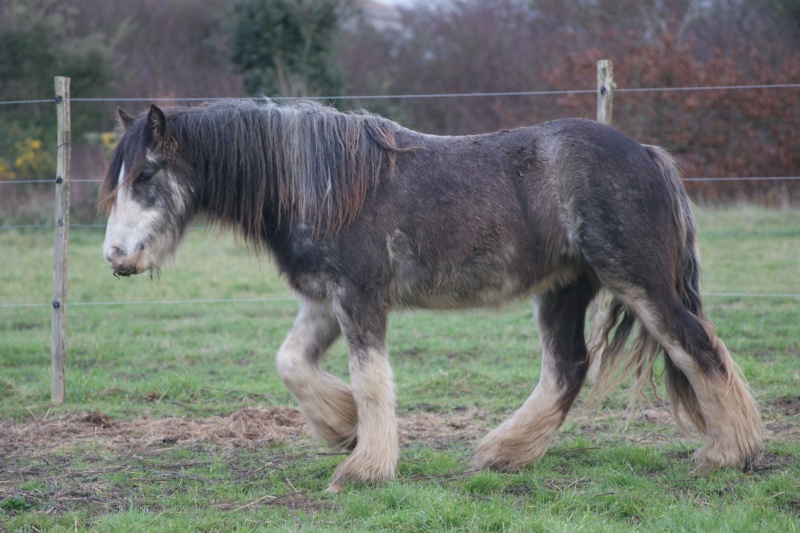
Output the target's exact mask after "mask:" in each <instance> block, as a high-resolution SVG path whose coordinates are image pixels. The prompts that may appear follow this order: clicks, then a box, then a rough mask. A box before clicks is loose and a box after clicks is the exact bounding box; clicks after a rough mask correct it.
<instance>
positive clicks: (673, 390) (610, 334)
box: [589, 145, 715, 433]
mask: <svg viewBox="0 0 800 533" xmlns="http://www.w3.org/2000/svg"><path fill="white" fill-rule="evenodd" d="M643 146H644V148H645V150H646V151H647V153H648V154H649V155H650V157H651V158H652V160H653V162H654V163H655V164H656V166H657V167H658V169H659V173H660V174H661V176H662V177H663V178H664V181H665V184H666V186H667V190H668V191H669V196H670V202H671V205H672V231H674V232H675V242H676V244H677V250H676V252H677V261H676V272H675V285H676V286H675V290H676V292H677V293H678V295H679V297H680V299H681V302H682V304H683V306H684V307H685V308H686V309H687V310H688V311H690V312H691V313H692V314H694V315H696V316H697V317H698V318H699V319H700V320H701V322H702V324H703V325H704V327H705V328H706V330H707V331H708V332H709V334H710V337H711V338H712V339H713V338H714V337H715V332H714V326H713V324H712V323H711V322H710V321H709V320H707V319H706V318H705V317H704V316H703V313H702V302H701V300H700V288H699V284H700V259H699V254H698V251H697V226H696V223H695V219H694V213H693V211H692V206H691V203H690V201H689V197H688V196H687V194H686V191H685V189H684V188H683V185H682V183H681V173H680V170H679V168H678V166H677V164H676V163H675V160H674V159H673V158H672V156H671V155H669V154H668V153H667V152H666V151H664V150H663V149H661V148H658V147H656V146H649V145H643ZM637 323H638V320H637V318H636V316H635V315H634V313H633V312H632V310H630V309H628V308H627V307H626V306H625V304H624V303H623V302H622V300H620V299H619V298H617V297H613V298H612V299H611V303H610V305H609V308H608V311H607V313H606V315H605V317H604V320H603V321H602V325H601V326H600V327H601V330H600V331H599V332H598V333H599V335H595V339H596V342H595V345H594V346H590V347H589V349H590V351H591V353H592V354H593V355H590V358H593V356H595V357H600V355H599V354H602V359H601V361H600V365H599V373H598V376H597V377H596V378H595V381H594V385H593V388H592V391H591V393H590V396H589V397H590V401H593V402H597V401H599V400H600V399H602V397H603V396H605V394H606V393H607V392H608V391H610V390H612V389H613V388H614V387H615V386H617V385H619V384H620V383H621V382H622V381H624V380H625V379H627V378H628V377H629V376H631V375H632V374H635V382H634V386H633V389H634V393H635V397H641V398H644V399H645V400H647V396H646V395H645V393H644V390H645V387H646V385H648V384H650V385H652V389H653V391H654V394H655V395H656V398H657V399H658V393H657V390H656V387H655V381H654V375H653V374H654V364H655V362H656V360H657V359H658V357H659V356H660V355H662V354H663V355H666V353H665V352H664V349H663V348H662V346H661V345H660V344H659V343H658V341H656V339H655V338H654V337H653V336H652V335H650V333H649V332H648V331H647V330H646V329H645V328H644V327H642V326H641V324H637ZM630 338H633V342H632V343H631V344H630V347H629V349H625V348H626V345H627V344H628V340H629V339H630ZM663 360H664V365H665V376H666V390H667V394H668V395H669V399H670V403H671V406H672V414H673V416H674V418H675V420H676V422H677V423H678V424H679V425H680V427H681V428H682V429H683V430H684V431H687V430H686V427H685V426H684V424H683V423H682V421H681V418H680V417H679V416H678V414H679V412H680V411H681V410H683V411H684V412H685V413H686V415H687V416H688V417H689V419H690V420H691V421H692V422H693V423H694V425H695V426H696V427H697V428H698V430H700V432H701V433H705V421H704V419H703V415H702V413H701V410H700V404H699V402H698V399H697V396H696V395H695V392H694V390H693V389H692V386H691V384H690V383H689V380H688V378H687V377H686V375H685V374H684V373H683V372H682V371H681V370H680V369H679V368H678V367H677V366H675V364H674V363H673V362H672V360H671V359H670V358H669V357H666V356H665V357H663Z"/></svg>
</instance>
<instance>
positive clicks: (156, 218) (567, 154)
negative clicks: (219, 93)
mask: <svg viewBox="0 0 800 533" xmlns="http://www.w3.org/2000/svg"><path fill="white" fill-rule="evenodd" d="M118 122H119V124H120V127H121V130H122V135H121V137H120V139H119V142H118V144H117V146H116V148H115V150H114V151H113V153H112V155H111V158H110V162H109V165H108V171H107V173H106V175H105V178H104V179H103V182H102V185H101V187H100V192H99V197H98V206H99V209H100V210H101V211H102V212H104V213H105V214H107V215H108V225H107V229H106V235H105V241H104V243H103V254H104V257H105V259H106V260H107V261H108V263H109V264H110V265H111V268H112V270H113V273H114V274H115V275H116V276H130V275H134V274H141V273H144V272H149V273H150V274H151V276H152V274H153V272H159V271H160V270H159V269H160V267H161V265H162V264H163V263H164V261H165V260H166V259H167V258H169V257H171V256H173V254H174V253H175V252H176V249H177V248H178V246H179V243H180V242H181V237H182V236H183V234H184V232H185V230H186V228H187V226H188V224H189V222H190V221H191V220H193V219H194V218H195V217H199V216H204V217H206V221H207V223H208V224H211V225H216V226H218V227H220V228H232V229H233V230H234V231H235V233H236V234H237V235H239V236H240V237H241V238H242V239H243V241H245V242H246V243H249V245H250V246H252V247H253V248H255V249H256V250H259V251H264V252H266V253H268V254H269V255H270V256H271V257H273V258H274V260H275V262H276V264H277V266H278V268H279V269H280V271H281V273H282V275H283V276H284V277H285V279H286V280H287V282H288V284H289V285H290V286H291V288H292V289H293V291H294V292H295V293H296V295H297V298H298V300H299V312H298V314H297V318H296V320H295V322H294V325H293V327H292V328H291V330H290V331H289V333H288V336H287V337H286V339H285V341H284V342H283V344H282V345H281V347H280V349H279V350H278V353H277V358H276V363H277V371H278V374H279V376H280V378H281V380H282V381H283V383H284V384H285V386H286V387H287V388H288V389H289V390H290V391H291V393H292V394H293V395H294V397H295V398H296V400H297V402H298V404H299V408H300V410H301V411H302V413H303V415H304V417H305V419H306V420H307V422H308V425H309V427H310V428H311V430H312V431H313V433H314V434H316V435H317V436H319V437H320V438H322V439H324V440H325V441H327V442H328V443H329V444H330V445H331V446H333V447H336V448H342V449H345V450H349V451H350V453H349V455H348V456H347V457H346V458H345V459H344V460H343V462H341V463H340V464H339V465H338V467H337V468H336V469H335V471H334V473H333V476H332V481H331V484H330V487H329V488H330V489H331V490H334V491H335V490H338V489H339V488H340V487H342V485H343V484H344V483H351V482H367V483H375V482H381V481H384V480H388V479H391V478H393V477H394V473H395V467H396V463H397V460H398V453H399V443H398V434H397V422H396V415H395V403H396V399H395V392H394V381H393V376H392V370H391V366H390V364H389V356H388V350H387V344H386V330H387V315H388V313H389V312H390V311H392V310H394V309H398V308H431V309H454V308H467V307H474V306H498V305H501V304H503V303H505V302H507V301H509V300H512V299H515V298H532V299H533V301H534V303H535V307H536V310H537V312H536V320H537V321H538V326H539V332H540V336H541V345H542V350H541V358H542V363H541V373H540V376H539V381H538V384H537V385H536V386H535V388H534V389H533V391H532V393H531V394H530V396H529V397H528V399H527V400H526V401H525V402H524V404H523V405H522V406H521V407H519V408H518V409H517V410H516V411H515V412H514V413H513V415H512V416H511V417H510V418H509V419H508V420H506V421H505V422H503V423H502V424H501V425H500V426H498V427H497V428H496V429H494V430H492V431H490V432H489V433H488V434H487V435H486V436H485V437H483V438H482V439H481V440H480V441H479V442H478V444H477V445H476V447H475V449H474V451H473V453H472V457H471V464H470V468H473V469H485V468H491V469H498V470H505V471H514V470H518V469H521V468H523V467H525V466H526V465H528V464H530V463H532V462H534V461H536V460H538V459H539V458H540V457H541V456H542V455H543V454H544V453H545V450H546V449H547V447H548V444H549V442H550V441H551V439H552V437H553V434H554V433H555V432H556V430H557V429H558V428H559V427H560V426H561V424H562V423H563V421H564V419H565V417H566V416H567V413H568V412H569V410H570V408H571V406H572V404H573V402H574V401H575V399H576V397H577V396H578V394H579V392H580V390H581V388H582V386H583V384H584V381H585V377H586V373H587V369H588V367H589V366H590V365H591V364H592V361H593V360H594V359H595V358H596V357H598V356H599V355H598V354H600V353H602V354H603V357H602V361H601V364H600V371H599V375H598V378H597V379H596V380H595V382H594V384H593V388H592V394H594V393H595V392H599V394H601V395H602V394H605V393H607V392H608V390H610V389H611V388H612V387H613V386H616V385H617V384H618V383H619V381H620V380H621V379H620V378H621V377H622V376H631V375H634V374H635V376H636V377H635V384H637V385H641V384H644V383H648V382H652V381H653V379H654V378H655V377H657V376H654V370H653V368H654V362H655V361H656V360H657V359H660V358H661V357H662V356H663V369H664V370H663V375H664V380H665V383H666V385H665V387H666V390H667V392H668V397H669V400H670V401H669V406H670V410H671V412H672V414H673V416H674V419H675V420H676V421H677V423H678V424H679V425H680V426H681V427H682V428H684V429H686V426H685V424H684V419H688V421H690V422H691V423H692V424H693V425H694V427H695V428H696V429H697V430H698V431H699V433H700V434H701V435H702V437H703V444H702V446H701V447H700V448H699V449H698V450H697V451H696V453H695V454H694V459H695V461H696V463H697V465H698V468H701V469H703V470H705V469H707V468H715V467H737V468H741V469H746V468H747V467H748V466H749V465H751V464H752V461H753V460H754V458H755V457H756V456H757V454H758V453H759V451H760V449H761V448H762V425H761V420H760V416H759V412H758V408H757V406H756V403H755V402H754V400H753V397H752V395H751V393H750V391H749V389H748V386H747V385H746V383H745V381H744V379H743V377H742V376H741V371H740V370H739V368H738V366H737V365H736V364H735V363H734V361H733V360H732V358H731V356H730V354H729V353H728V350H727V349H726V347H725V345H724V344H723V342H722V341H721V340H720V339H719V338H718V337H717V335H716V331H715V327H714V325H713V324H712V322H711V321H710V320H709V319H708V318H707V317H706V316H705V314H704V313H703V310H702V302H701V297H700V293H699V274H700V270H699V256H698V250H697V243H696V233H697V230H696V223H695V220H694V215H693V213H692V206H691V203H690V201H689V199H688V197H687V195H686V192H685V190H684V188H683V186H682V183H681V175H680V170H679V168H678V166H677V164H676V162H675V161H674V160H673V158H672V157H671V156H670V155H669V154H668V153H667V152H666V151H665V150H663V149H661V148H658V147H655V146H650V145H645V144H640V143H639V142H637V141H635V140H633V139H631V138H630V137H628V136H626V135H625V134H623V133H622V132H620V131H618V130H616V129H613V128H611V127H609V126H605V125H602V124H599V123H596V122H593V121H590V120H584V119H561V120H554V121H551V122H546V123H542V124H538V125H533V126H529V127H522V128H518V129H512V130H503V131H498V132H495V133H488V134H481V135H468V136H435V135H428V134H423V133H420V132H416V131H413V130H410V129H407V128H404V127H402V126H400V125H399V124H397V123H396V122H393V121H391V120H388V119H385V118H382V117H379V116H377V115H373V114H370V113H368V112H365V111H353V112H341V111H338V110H335V109H333V108H330V107H326V106H324V105H321V104H318V103H313V102H308V101H300V102H295V103H291V104H278V103H275V102H274V101H270V100H265V101H255V100H223V101H216V102H212V103H205V104H201V105H198V106H190V107H184V106H174V107H165V108H164V109H161V108H159V107H158V106H155V105H152V106H151V107H150V108H149V109H145V110H143V111H142V112H141V113H139V114H138V115H136V116H132V115H129V114H127V113H126V112H125V111H123V110H122V109H119V110H118ZM601 290H603V291H604V292H605V293H606V294H609V295H610V304H609V307H608V310H607V313H606V314H605V315H603V320H602V321H601V324H600V327H601V328H602V331H601V334H600V335H598V337H599V338H600V339H601V340H600V341H599V342H597V343H591V344H592V345H590V346H587V342H586V337H585V332H584V329H585V315H586V310H587V307H588V306H589V304H590V303H591V302H592V300H593V299H594V298H595V296H596V295H597V294H598V292H599V291H601ZM340 335H343V336H344V338H345V340H346V343H347V347H348V353H349V359H348V361H349V362H348V366H349V375H350V384H349V385H348V384H346V383H344V382H343V381H342V380H340V379H338V378H337V377H334V376H332V375H330V374H328V373H325V372H323V371H322V370H321V369H320V363H321V361H322V360H323V358H324V356H325V352H326V350H327V349H328V347H329V346H331V344H332V343H333V342H334V341H335V340H336V339H337V338H338V337H339V336H340ZM660 375H661V373H660V372H659V376H660ZM590 396H591V395H590Z"/></svg>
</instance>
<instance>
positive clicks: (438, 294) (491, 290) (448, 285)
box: [390, 268, 535, 309]
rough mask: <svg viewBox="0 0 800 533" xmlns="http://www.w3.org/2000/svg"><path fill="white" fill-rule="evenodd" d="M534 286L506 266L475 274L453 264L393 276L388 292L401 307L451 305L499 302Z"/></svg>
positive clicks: (527, 291)
mask: <svg viewBox="0 0 800 533" xmlns="http://www.w3.org/2000/svg"><path fill="white" fill-rule="evenodd" d="M406 274H409V273H406ZM426 274H428V275H426ZM534 286H535V284H533V283H530V282H525V281H523V280H521V279H520V278H519V277H518V276H515V275H513V274H512V273H511V272H509V271H507V270H501V271H494V272H492V273H491V274H489V275H486V274H485V275H479V276H476V275H474V273H472V272H467V273H465V272H459V269H457V268H456V269H453V270H451V271H448V272H438V273H436V274H435V275H430V273H426V272H416V273H413V274H412V275H406V276H403V275H400V276H396V277H395V278H394V280H393V282H392V285H391V289H390V292H391V294H392V295H393V298H392V299H393V301H394V303H395V304H397V305H399V306H401V307H417V308H426V309H454V308H468V307H483V306H499V305H503V304H505V303H507V302H508V301H509V300H513V299H517V298H521V297H525V296H528V295H530V294H531V292H532V291H533V290H534Z"/></svg>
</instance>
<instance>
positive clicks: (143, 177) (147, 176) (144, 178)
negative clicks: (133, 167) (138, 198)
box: [136, 172, 153, 183]
mask: <svg viewBox="0 0 800 533" xmlns="http://www.w3.org/2000/svg"><path fill="white" fill-rule="evenodd" d="M152 177H153V173H152V172H142V173H141V174H139V177H137V178H136V181H138V182H139V183H144V182H147V181H150V178H152Z"/></svg>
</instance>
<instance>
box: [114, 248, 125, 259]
mask: <svg viewBox="0 0 800 533" xmlns="http://www.w3.org/2000/svg"><path fill="white" fill-rule="evenodd" d="M124 255H125V250H123V249H122V248H120V247H119V246H112V247H111V257H122V256H124Z"/></svg>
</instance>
